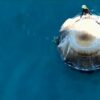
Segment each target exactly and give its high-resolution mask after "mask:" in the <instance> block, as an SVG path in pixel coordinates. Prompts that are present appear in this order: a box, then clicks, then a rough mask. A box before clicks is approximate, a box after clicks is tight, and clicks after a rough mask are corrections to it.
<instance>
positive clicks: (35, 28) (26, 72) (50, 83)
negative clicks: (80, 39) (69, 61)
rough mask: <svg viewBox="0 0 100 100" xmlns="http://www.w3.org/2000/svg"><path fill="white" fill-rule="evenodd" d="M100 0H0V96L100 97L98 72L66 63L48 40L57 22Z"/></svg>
mask: <svg viewBox="0 0 100 100" xmlns="http://www.w3.org/2000/svg"><path fill="white" fill-rule="evenodd" d="M82 4H87V5H88V6H89V7H90V9H91V10H92V9H94V10H95V11H96V13H97V14H99V12H100V1H99V0H0V100H100V72H95V73H92V74H86V73H80V72H78V71H76V70H72V69H70V68H68V67H67V66H66V65H65V64H64V62H63V61H62V60H61V57H60V55H59V53H58V51H57V48H56V45H55V44H54V43H53V42H52V40H53V37H54V36H57V35H58V34H59V29H60V26H61V25H62V23H63V22H64V21H65V20H66V19H67V18H69V17H73V16H75V15H76V14H80V12H81V9H80V7H81V5H82Z"/></svg>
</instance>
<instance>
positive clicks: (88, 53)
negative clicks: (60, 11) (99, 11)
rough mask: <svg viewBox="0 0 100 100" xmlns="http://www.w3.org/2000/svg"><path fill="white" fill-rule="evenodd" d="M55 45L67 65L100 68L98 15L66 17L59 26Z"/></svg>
mask: <svg viewBox="0 0 100 100" xmlns="http://www.w3.org/2000/svg"><path fill="white" fill-rule="evenodd" d="M57 47H58V50H59V51H60V54H61V56H62V58H63V60H64V61H65V62H66V64H67V65H68V66H69V67H72V68H74V69H77V70H81V71H94V70H98V69H100V16H97V15H93V14H92V15H90V14H86V15H83V16H82V17H81V18H80V16H76V17H74V18H69V19H67V20H66V21H65V22H64V23H63V25H62V26H61V29H60V35H59V43H58V45H57Z"/></svg>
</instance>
